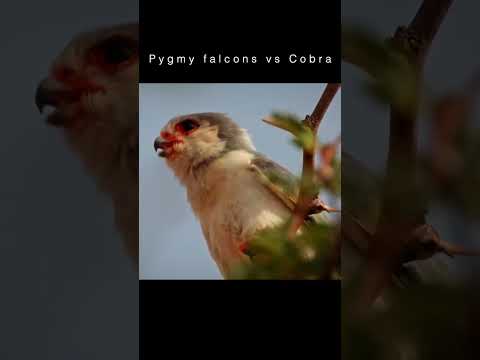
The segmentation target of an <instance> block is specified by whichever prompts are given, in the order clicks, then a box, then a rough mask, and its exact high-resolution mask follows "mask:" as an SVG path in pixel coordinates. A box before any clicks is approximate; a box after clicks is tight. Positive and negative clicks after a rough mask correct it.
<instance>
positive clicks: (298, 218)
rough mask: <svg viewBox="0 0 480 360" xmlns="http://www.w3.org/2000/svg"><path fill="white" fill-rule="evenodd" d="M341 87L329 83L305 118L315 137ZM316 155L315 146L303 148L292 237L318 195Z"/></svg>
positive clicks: (290, 229) (290, 233)
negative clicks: (315, 191) (314, 187)
mask: <svg viewBox="0 0 480 360" xmlns="http://www.w3.org/2000/svg"><path fill="white" fill-rule="evenodd" d="M339 88H340V84H327V86H326V87H325V90H324V91H323V94H322V96H321V97H320V99H319V100H318V103H317V106H315V109H314V110H313V112H312V114H311V115H310V116H307V117H306V119H305V120H304V124H305V125H306V126H308V127H309V128H310V130H311V131H312V133H313V135H314V138H315V139H316V138H317V132H318V127H319V126H320V123H321V122H322V120H323V118H324V115H325V113H326V112H327V109H328V108H329V106H330V104H331V102H332V100H333V98H334V97H335V94H336V93H337V91H338V89H339ZM315 144H316V141H315ZM314 157H315V148H314V149H312V151H307V150H305V149H304V150H303V167H302V177H301V186H300V193H299V195H298V200H297V204H296V206H295V209H294V212H293V217H292V223H291V225H290V228H289V230H288V237H289V238H290V239H292V238H293V237H295V235H296V234H297V231H298V229H299V228H300V227H301V226H302V224H303V223H304V221H305V217H306V216H307V215H308V213H309V211H310V209H311V206H312V204H313V202H314V200H315V198H316V196H317V194H313V193H312V191H311V187H312V185H313V184H314V181H315V180H314V179H315V163H314Z"/></svg>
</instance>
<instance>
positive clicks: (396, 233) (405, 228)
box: [359, 0, 453, 308]
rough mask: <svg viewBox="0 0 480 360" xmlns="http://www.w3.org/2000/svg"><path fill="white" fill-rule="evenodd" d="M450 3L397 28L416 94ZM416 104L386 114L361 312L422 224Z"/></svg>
mask: <svg viewBox="0 0 480 360" xmlns="http://www.w3.org/2000/svg"><path fill="white" fill-rule="evenodd" d="M452 2H453V0H424V1H423V3H422V5H421V6H420V8H419V10H418V12H417V14H416V15H415V17H414V19H413V21H412V22H411V23H410V25H409V26H408V27H407V28H404V27H400V28H399V29H398V30H397V32H396V33H395V35H394V37H393V39H392V43H393V45H394V46H396V47H398V48H399V50H402V51H403V52H404V53H405V54H406V55H407V57H408V60H409V61H410V62H411V63H412V64H413V65H414V66H415V68H416V71H417V89H418V88H419V87H420V83H421V80H420V79H421V76H422V75H421V74H422V71H423V66H424V63H425V59H426V56H427V54H428V50H429V48H430V46H431V43H432V42H433V39H434V38H435V35H436V34H437V32H438V29H439V27H440V24H441V23H442V21H443V19H444V17H445V15H446V14H447V12H448V9H449V7H450V5H451V4H452ZM417 112H418V102H417V104H416V106H415V107H414V109H413V110H412V111H409V112H407V113H406V112H404V111H401V110H400V109H397V108H396V107H395V106H391V110H390V136H389V149H388V159H387V171H386V179H385V187H384V191H383V199H382V200H383V201H382V208H381V212H380V218H379V226H378V228H377V232H376V233H375V236H374V237H373V239H372V244H371V246H370V248H369V256H368V263H367V267H366V272H365V277H364V279H363V280H364V284H363V290H362V294H361V296H360V299H359V300H360V301H359V306H360V307H361V308H366V307H367V306H368V305H369V304H371V303H372V302H373V301H374V300H375V299H376V298H377V297H378V296H379V295H380V294H381V292H382V290H383V289H384V288H385V286H387V285H388V283H389V282H390V279H391V275H392V272H393V271H394V270H395V268H397V266H398V265H399V262H400V258H401V254H402V250H403V248H404V243H403V242H404V240H405V238H407V237H408V236H409V234H411V232H412V231H414V229H415V227H417V226H418V225H421V224H425V211H426V209H425V208H424V207H425V206H424V204H423V203H422V202H421V201H419V199H420V196H419V195H420V191H419V189H418V184H417V173H416V170H417V169H416V168H417V143H416V135H417V133H416V130H417V129H416V119H417Z"/></svg>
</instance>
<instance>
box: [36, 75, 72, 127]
mask: <svg viewBox="0 0 480 360" xmlns="http://www.w3.org/2000/svg"><path fill="white" fill-rule="evenodd" d="M77 99H78V93H77V92H75V91H72V90H68V89H65V88H62V87H61V86H60V85H58V84H56V83H55V82H53V81H52V80H51V79H50V78H46V79H44V80H42V81H41V82H40V83H39V84H38V87H37V90H36V92H35V105H36V106H37V109H38V111H39V112H40V113H41V114H42V113H43V112H44V110H45V108H46V107H47V106H49V107H50V109H51V111H50V112H49V114H48V116H47V122H48V123H49V124H52V125H55V126H60V125H62V124H63V122H64V119H63V116H61V114H60V113H59V111H58V108H59V107H60V106H61V105H62V104H66V103H71V102H74V101H76V100H77Z"/></svg>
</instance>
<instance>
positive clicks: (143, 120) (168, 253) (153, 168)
mask: <svg viewBox="0 0 480 360" xmlns="http://www.w3.org/2000/svg"><path fill="white" fill-rule="evenodd" d="M324 87H325V85H324V84H141V85H140V194H139V195H140V278H141V279H220V278H221V275H220V272H219V271H218V269H217V267H216V265H215V263H214V261H213V260H212V259H211V258H210V255H209V253H208V249H207V245H206V241H205V239H204V238H203V235H202V232H201V228H200V225H199V223H198V221H197V220H196V219H195V217H194V215H193V213H192V211H191V209H190V205H189V204H188V202H187V199H186V194H185V190H184V188H183V187H181V186H180V183H179V182H178V181H177V180H176V178H175V177H174V175H173V173H171V171H170V169H169V168H168V167H167V166H166V164H165V162H164V160H163V159H161V158H159V157H158V156H157V155H156V154H155V152H154V149H153V141H154V139H155V137H157V136H158V135H159V133H160V129H161V128H162V127H163V126H164V125H165V124H166V122H167V121H168V120H170V119H171V118H172V117H174V116H177V115H182V114H188V113H193V112H206V111H213V112H224V113H227V114H228V115H229V116H230V117H231V118H232V119H233V120H235V121H236V122H237V123H238V124H239V125H240V126H241V127H243V128H245V129H247V130H248V132H249V134H250V135H251V137H252V140H253V142H254V144H255V146H256V148H257V150H258V151H259V152H261V153H263V154H265V155H267V156H268V157H270V158H271V159H272V160H274V161H276V162H278V163H279V164H281V165H283V166H286V167H287V168H288V169H290V170H291V171H292V172H294V173H296V174H299V173H300V169H301V164H302V162H301V152H300V151H299V150H298V149H297V148H296V147H294V146H293V145H292V144H291V142H290V140H291V136H289V135H288V134H287V133H286V132H285V131H282V130H279V129H277V128H274V127H272V126H270V125H267V124H265V123H263V122H262V121H261V119H262V118H263V117H265V116H266V115H269V114H270V113H271V112H272V111H274V110H280V111H288V112H291V113H294V114H297V115H298V116H300V117H304V116H305V115H307V114H310V113H311V112H312V111H313V109H314V107H315V105H316V104H317V101H318V99H319V97H320V95H321V94H322V91H323V88H324ZM340 104H341V91H340V92H339V93H338V94H337V95H336V97H335V99H334V100H333V103H332V104H331V106H330V109H329V111H328V112H327V114H326V116H325V118H324V120H323V122H322V124H321V126H320V130H319V137H320V140H321V141H329V140H333V139H335V138H336V137H337V136H338V135H339V134H340V130H341V125H340V123H341V112H340V111H341V109H340Z"/></svg>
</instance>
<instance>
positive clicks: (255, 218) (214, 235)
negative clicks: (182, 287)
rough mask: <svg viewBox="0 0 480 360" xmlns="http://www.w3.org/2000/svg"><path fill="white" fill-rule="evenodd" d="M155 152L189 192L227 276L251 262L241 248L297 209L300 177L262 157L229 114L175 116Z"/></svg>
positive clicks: (213, 255) (192, 203) (214, 255)
mask: <svg viewBox="0 0 480 360" xmlns="http://www.w3.org/2000/svg"><path fill="white" fill-rule="evenodd" d="M154 148H155V151H156V152H157V154H158V155H159V156H160V157H163V158H165V159H166V163H167V165H168V166H169V167H170V168H171V169H172V170H173V172H174V174H175V175H176V177H177V178H178V179H179V180H180V182H181V183H182V184H183V186H184V187H185V188H186V190H187V197H188V201H189V202H190V205H191V207H192V209H193V211H194V213H195V215H196V216H197V218H198V219H199V221H200V224H201V227H202V231H203V234H204V237H205V239H206V241H207V244H208V248H209V251H210V254H211V256H212V257H213V259H214V260H215V262H216V263H217V265H218V267H219V268H220V270H221V272H222V274H223V275H224V276H227V275H228V274H229V273H230V272H231V271H232V269H233V268H234V267H235V266H236V265H237V264H239V263H242V262H248V261H250V259H249V257H248V256H247V255H246V254H245V252H244V251H242V248H243V246H244V245H245V244H248V242H249V241H250V240H251V239H252V237H253V236H254V235H255V234H256V233H257V232H258V231H260V230H263V229H266V228H270V227H274V226H277V225H279V224H282V223H283V222H284V221H285V220H287V219H288V218H289V217H290V216H291V214H292V212H293V209H294V208H295V202H296V198H297V196H298V181H297V179H296V178H295V176H293V175H292V174H291V173H290V172H289V171H288V170H286V169H284V168H283V167H281V166H280V165H278V164H276V163H275V162H273V161H271V160H269V159H268V158H266V157H265V156H263V155H261V154H259V153H257V152H256V151H255V147H254V146H253V144H252V141H251V139H250V137H249V135H248V134H247V132H246V131H245V130H244V129H242V128H240V127H239V126H238V125H237V124H236V123H235V122H234V121H233V120H231V119H230V118H228V117H227V116H226V115H224V114H220V113H199V114H190V115H183V116H179V117H175V118H173V119H172V120H170V121H169V122H168V123H167V124H166V125H165V127H164V128H163V130H162V131H161V133H160V136H158V137H157V138H156V139H155V142H154Z"/></svg>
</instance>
